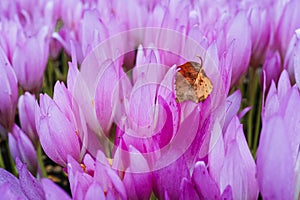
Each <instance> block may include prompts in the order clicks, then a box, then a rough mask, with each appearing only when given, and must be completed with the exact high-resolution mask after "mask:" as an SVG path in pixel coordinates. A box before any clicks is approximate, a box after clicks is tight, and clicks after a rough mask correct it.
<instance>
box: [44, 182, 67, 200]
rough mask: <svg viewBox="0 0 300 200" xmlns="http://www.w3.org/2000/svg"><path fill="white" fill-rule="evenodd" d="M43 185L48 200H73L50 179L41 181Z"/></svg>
mask: <svg viewBox="0 0 300 200" xmlns="http://www.w3.org/2000/svg"><path fill="white" fill-rule="evenodd" d="M41 183H42V186H43V189H44V192H45V197H46V199H47V200H51V199H62V200H70V199H71V198H70V197H69V195H68V194H67V193H66V192H65V191H64V190H63V189H61V188H60V187H59V186H58V185H56V184H55V183H54V182H52V181H51V180H50V179H47V178H43V179H42V180H41Z"/></svg>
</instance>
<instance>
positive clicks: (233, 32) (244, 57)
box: [226, 11, 251, 83]
mask: <svg viewBox="0 0 300 200" xmlns="http://www.w3.org/2000/svg"><path fill="white" fill-rule="evenodd" d="M240 27H244V28H243V33H241V30H240ZM226 34H227V38H226V41H227V46H229V44H230V43H231V42H232V41H233V40H235V43H234V47H235V48H234V51H236V53H234V54H233V55H235V56H234V57H233V58H232V66H233V70H232V83H235V82H236V81H237V80H238V79H239V77H240V76H241V75H242V74H243V73H244V72H246V70H247V67H248V64H249V61H250V55H251V35H250V34H251V30H250V26H249V23H248V20H247V17H246V15H245V13H244V12H243V11H240V12H239V13H238V14H237V15H236V16H235V17H234V18H233V19H232V20H231V22H230V24H229V27H228V30H227V33H226Z"/></svg>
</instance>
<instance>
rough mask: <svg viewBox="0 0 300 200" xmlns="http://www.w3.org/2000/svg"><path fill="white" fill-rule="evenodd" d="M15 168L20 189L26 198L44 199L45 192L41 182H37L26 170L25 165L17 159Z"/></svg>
mask: <svg viewBox="0 0 300 200" xmlns="http://www.w3.org/2000/svg"><path fill="white" fill-rule="evenodd" d="M16 163H17V169H18V172H19V180H20V186H21V188H22V191H23V192H24V194H25V195H26V196H27V198H28V199H33V200H35V199H36V200H39V199H45V192H44V190H43V187H42V185H41V183H39V182H38V181H37V180H36V179H35V178H34V177H33V176H32V175H31V173H30V172H29V171H28V170H27V168H26V166H25V165H24V164H23V163H21V161H20V160H18V159H17V162H16Z"/></svg>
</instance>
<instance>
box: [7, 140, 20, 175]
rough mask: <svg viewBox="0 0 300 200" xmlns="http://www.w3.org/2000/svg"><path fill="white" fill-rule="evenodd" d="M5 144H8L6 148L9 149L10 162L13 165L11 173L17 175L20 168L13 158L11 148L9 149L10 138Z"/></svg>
mask: <svg viewBox="0 0 300 200" xmlns="http://www.w3.org/2000/svg"><path fill="white" fill-rule="evenodd" d="M5 145H6V149H7V154H8V159H9V164H10V166H11V173H12V174H14V175H15V176H17V175H18V170H17V168H16V165H15V161H14V159H13V158H12V156H11V153H10V149H9V145H8V140H6V141H5Z"/></svg>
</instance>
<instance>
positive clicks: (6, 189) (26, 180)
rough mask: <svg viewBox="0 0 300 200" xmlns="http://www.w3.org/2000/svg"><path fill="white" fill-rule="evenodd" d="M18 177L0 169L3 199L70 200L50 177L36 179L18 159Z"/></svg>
mask: <svg viewBox="0 0 300 200" xmlns="http://www.w3.org/2000/svg"><path fill="white" fill-rule="evenodd" d="M16 163H17V165H16V166H17V169H18V173H19V178H16V177H15V176H14V175H12V174H11V173H9V172H8V171H6V170H4V169H2V168H1V169H0V191H1V198H3V199H33V200H40V199H43V200H44V199H45V200H51V199H63V200H70V199H71V198H70V197H69V195H68V194H66V192H65V191H64V190H62V189H61V188H60V187H58V186H57V185H56V184H55V183H54V182H52V181H51V180H50V179H47V178H42V179H41V180H38V179H36V178H35V177H34V176H33V175H32V174H31V173H30V172H29V171H28V170H27V167H26V165H25V164H23V163H22V162H21V161H20V160H19V159H17V161H16Z"/></svg>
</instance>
